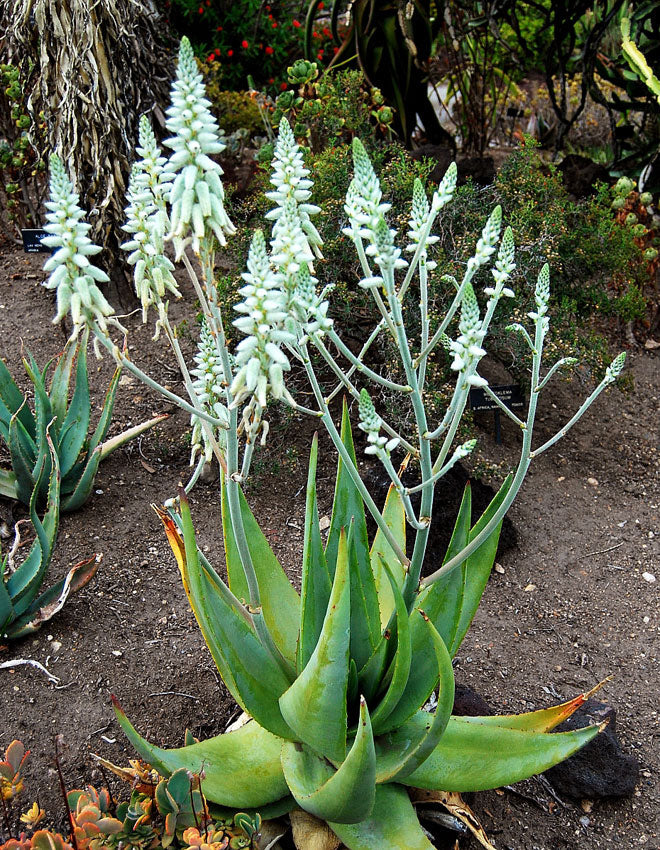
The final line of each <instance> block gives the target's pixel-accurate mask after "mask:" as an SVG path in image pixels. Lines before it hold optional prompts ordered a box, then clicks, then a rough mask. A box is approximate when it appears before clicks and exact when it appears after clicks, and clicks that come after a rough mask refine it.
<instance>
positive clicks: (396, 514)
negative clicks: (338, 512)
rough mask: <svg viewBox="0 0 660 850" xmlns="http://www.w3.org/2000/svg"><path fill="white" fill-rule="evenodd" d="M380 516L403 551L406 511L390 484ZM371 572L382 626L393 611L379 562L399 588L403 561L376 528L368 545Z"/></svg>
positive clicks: (382, 569)
mask: <svg viewBox="0 0 660 850" xmlns="http://www.w3.org/2000/svg"><path fill="white" fill-rule="evenodd" d="M383 519H384V520H385V523H386V525H387V527H388V528H389V530H390V531H391V532H392V535H393V536H394V539H395V540H396V542H397V543H398V544H399V546H400V547H401V550H402V551H403V552H405V551H406V512H405V509H404V507H403V501H402V500H401V496H400V494H399V492H398V490H397V489H396V487H395V486H394V485H393V484H392V485H391V486H390V489H389V491H388V493H387V498H386V499H385V507H384V508H383ZM370 557H371V571H372V573H373V576H374V582H375V585H376V592H377V594H378V601H379V605H380V624H381V626H382V627H383V628H385V626H386V625H387V624H388V623H389V621H390V616H391V615H392V612H393V611H394V595H393V593H392V588H391V584H390V581H389V577H388V575H387V571H386V570H385V569H384V567H383V564H387V565H388V567H389V569H390V570H391V572H392V575H393V576H394V577H395V580H396V583H397V585H398V586H399V587H400V588H402V587H403V583H404V581H405V577H406V574H405V571H404V569H403V564H401V562H400V561H399V559H398V558H397V557H396V555H395V554H394V551H393V549H392V547H391V546H390V544H389V543H388V542H387V540H386V539H385V535H384V534H383V532H382V531H381V530H380V528H378V529H377V530H376V536H375V537H374V541H373V543H372V544H371V551H370Z"/></svg>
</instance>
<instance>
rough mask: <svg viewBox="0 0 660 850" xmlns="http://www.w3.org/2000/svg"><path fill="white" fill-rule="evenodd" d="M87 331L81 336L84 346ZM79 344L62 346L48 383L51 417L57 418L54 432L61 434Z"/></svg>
mask: <svg viewBox="0 0 660 850" xmlns="http://www.w3.org/2000/svg"><path fill="white" fill-rule="evenodd" d="M87 335H88V331H87V330H86V331H85V333H84V336H83V339H84V341H85V345H86V344H87ZM79 345H80V342H78V341H76V340H73V339H69V340H68V341H67V344H66V345H65V346H64V351H63V352H62V356H61V357H60V358H59V360H58V361H57V366H56V367H55V371H54V372H53V377H52V379H51V382H50V392H49V396H50V403H51V406H52V408H53V416H56V417H57V422H56V426H55V428H56V431H57V433H58V434H60V432H61V428H62V425H63V424H64V420H65V418H66V409H67V405H68V403H69V386H70V385H71V374H72V371H73V364H74V362H75V359H76V354H77V353H78V347H79Z"/></svg>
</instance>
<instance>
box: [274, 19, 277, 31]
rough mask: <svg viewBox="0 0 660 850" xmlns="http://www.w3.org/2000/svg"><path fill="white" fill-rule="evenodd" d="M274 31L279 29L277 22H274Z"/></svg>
mask: <svg viewBox="0 0 660 850" xmlns="http://www.w3.org/2000/svg"><path fill="white" fill-rule="evenodd" d="M273 29H274V30H276V29H277V21H273Z"/></svg>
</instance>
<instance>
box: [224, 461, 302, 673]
mask: <svg viewBox="0 0 660 850" xmlns="http://www.w3.org/2000/svg"><path fill="white" fill-rule="evenodd" d="M239 499H240V505H241V515H242V517H243V525H244V527H245V535H246V537H247V541H248V547H249V550H250V555H251V556H252V563H253V564H254V570H255V573H256V575H257V582H258V584H259V593H260V596H261V603H262V607H263V616H264V620H265V622H266V625H267V627H268V631H269V632H270V633H271V635H272V636H273V640H274V641H275V645H276V646H277V648H278V649H279V651H280V652H281V653H282V655H283V656H284V657H285V658H286V659H287V660H288V661H290V662H291V663H292V664H294V663H295V659H296V644H297V641H298V629H299V626H300V598H299V596H298V594H297V593H296V591H295V588H294V587H293V586H292V585H291V582H290V581H289V579H288V578H287V575H286V573H285V572H284V570H283V569H282V566H281V564H280V562H279V561H278V560H277V558H276V557H275V555H274V553H273V550H272V549H271V548H270V545H269V544H268V541H267V540H266V538H265V536H264V533H263V532H262V530H261V528H259V523H258V522H257V521H256V519H255V518H254V514H253V513H252V511H251V510H250V507H249V505H248V503H247V501H246V500H245V496H244V495H243V493H242V492H241V491H240V488H239ZM222 529H223V532H224V539H225V558H226V561H227V576H228V578H229V587H230V589H231V591H232V593H234V594H235V595H236V596H237V597H238V598H239V599H249V596H250V594H249V591H248V585H247V579H246V578H245V573H244V572H243V565H242V563H241V558H240V555H239V553H238V547H237V546H236V538H235V537H234V530H233V528H232V524H231V518H230V514H229V505H228V504H227V492H226V483H225V481H224V478H223V481H222Z"/></svg>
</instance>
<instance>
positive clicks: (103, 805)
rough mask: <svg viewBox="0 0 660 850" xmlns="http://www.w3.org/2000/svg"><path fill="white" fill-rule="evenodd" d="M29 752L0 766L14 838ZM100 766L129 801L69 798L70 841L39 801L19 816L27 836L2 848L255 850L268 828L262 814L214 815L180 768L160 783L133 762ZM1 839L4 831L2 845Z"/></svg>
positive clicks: (17, 752) (19, 750) (92, 794)
mask: <svg viewBox="0 0 660 850" xmlns="http://www.w3.org/2000/svg"><path fill="white" fill-rule="evenodd" d="M28 755H29V752H26V751H25V747H24V746H23V744H22V743H21V742H20V741H12V743H11V744H10V745H9V746H8V747H7V751H6V753H5V760H4V761H2V762H0V800H3V801H4V804H3V805H4V808H3V815H4V817H3V819H2V824H3V826H4V828H5V830H6V831H7V832H8V833H10V834H11V832H12V824H11V814H12V813H13V811H14V805H13V801H14V800H16V798H17V797H18V796H19V795H20V794H21V793H22V792H23V791H24V785H23V776H22V767H23V763H24V762H25V759H26V758H27V757H28ZM100 761H101V762H102V763H103V764H104V765H105V766H106V767H108V768H109V769H110V770H112V771H113V772H115V773H117V774H118V775H119V776H121V777H122V779H124V780H125V781H128V782H130V784H131V785H132V790H131V795H130V799H128V800H126V799H124V800H118V799H115V798H113V797H112V796H111V794H110V792H109V791H108V790H107V789H106V788H101V789H100V790H97V789H96V788H95V787H94V786H93V785H87V786H86V787H85V788H84V789H75V790H72V791H68V792H66V805H67V813H68V816H69V823H70V828H71V833H70V835H67V836H64V835H62V834H61V833H59V832H53V831H51V830H46V829H40V830H38V831H34V830H35V829H36V827H37V826H38V825H39V824H41V823H42V822H43V820H44V818H45V816H46V813H45V811H44V810H43V809H40V808H39V805H38V804H37V803H33V804H32V806H31V807H30V808H29V809H28V810H27V811H26V812H24V813H23V814H21V816H20V819H19V820H20V825H21V829H23V830H25V829H27V830H29V831H31V832H33V834H32V835H31V836H30V835H28V834H26V832H25V831H23V832H21V833H20V835H18V836H17V837H14V838H10V837H9V836H7V837H8V840H7V841H5V842H4V843H2V844H0V847H1V848H2V850H73V848H75V850H122V848H124V850H126V848H130V850H157V848H158V850H160V849H161V848H162V850H167V848H170V850H202V848H208V850H226V848H229V850H238V848H246V850H247V848H254V847H256V846H257V840H258V838H259V833H260V830H261V817H260V815H259V814H256V813H255V814H247V813H245V812H236V813H235V814H233V815H231V816H228V817H226V816H221V815H220V814H219V813H217V812H215V813H213V814H211V811H210V809H209V806H208V803H207V801H206V799H205V798H204V796H203V794H202V793H201V790H200V789H201V780H200V777H199V776H194V775H191V774H189V773H188V771H186V770H184V769H181V770H177V771H175V772H174V773H173V774H172V775H171V776H169V777H166V778H161V777H159V776H158V774H157V773H156V772H155V771H154V770H152V769H151V768H150V766H149V765H143V764H141V763H139V762H132V766H131V767H130V768H119V767H117V766H115V765H113V764H112V763H110V762H107V761H105V760H104V759H100ZM1 840H2V833H1V832H0V841H1Z"/></svg>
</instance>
